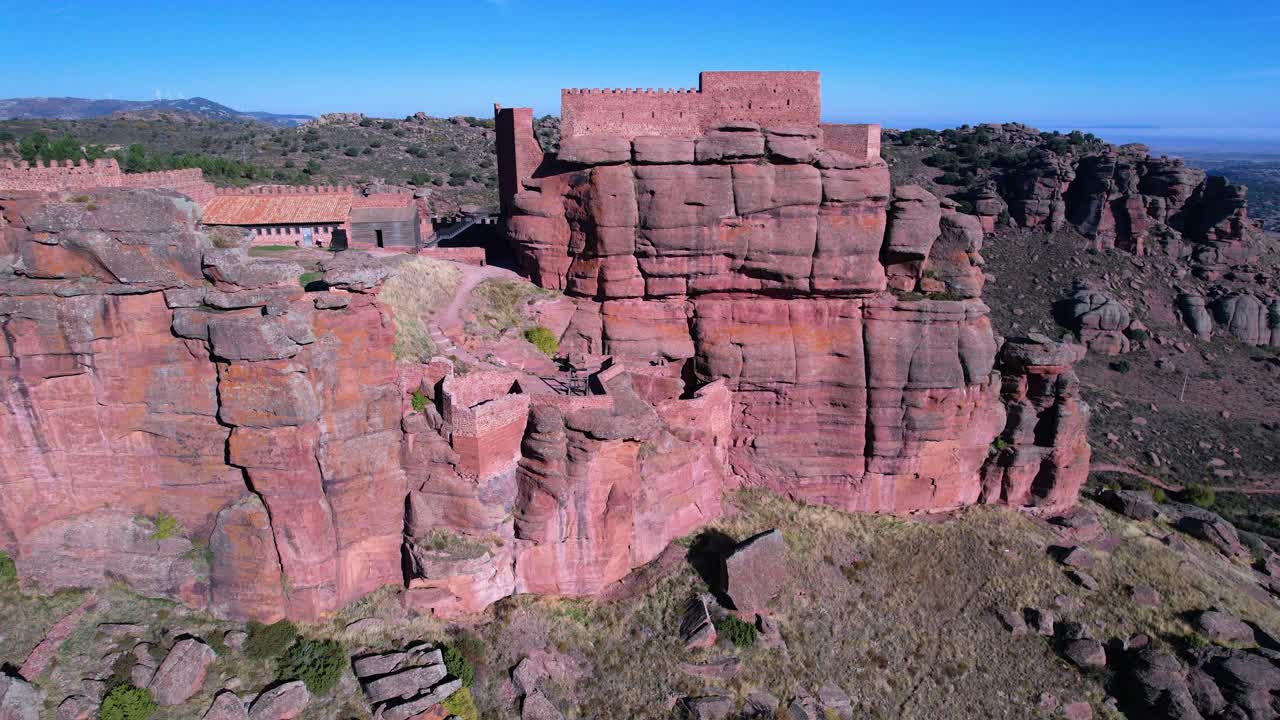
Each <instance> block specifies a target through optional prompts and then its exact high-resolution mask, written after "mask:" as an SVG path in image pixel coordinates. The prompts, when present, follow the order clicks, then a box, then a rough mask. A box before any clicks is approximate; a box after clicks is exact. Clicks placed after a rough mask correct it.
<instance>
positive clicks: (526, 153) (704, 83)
mask: <svg viewBox="0 0 1280 720" xmlns="http://www.w3.org/2000/svg"><path fill="white" fill-rule="evenodd" d="M698 81H699V82H698V87H697V88H675V89H670V88H658V89H654V88H566V89H564V90H561V92H560V137H561V140H562V141H564V140H572V139H574V138H593V139H591V140H586V141H585V142H586V143H587V147H591V148H593V152H607V153H612V155H611V162H621V161H623V159H624V158H625V156H626V155H627V154H628V152H630V153H631V154H632V156H633V157H634V158H635V159H636V161H638V162H641V163H650V162H655V161H654V160H652V159H641V155H642V151H641V150H640V149H639V143H637V146H636V148H634V149H632V148H629V147H627V144H626V142H625V141H637V139H639V138H646V139H647V138H652V137H665V138H690V139H692V138H697V137H699V136H703V135H706V134H707V133H709V132H712V131H715V130H719V129H722V128H726V127H731V126H734V125H738V126H739V127H738V128H733V129H756V130H759V129H764V130H766V131H770V132H773V133H775V134H777V135H780V136H783V137H790V136H793V135H795V132H793V131H796V130H799V131H801V133H800V134H801V135H803V136H805V137H810V138H813V137H816V138H818V139H819V142H818V145H819V146H820V147H821V148H823V149H825V150H835V151H839V152H842V153H845V154H847V155H849V156H850V157H852V158H854V159H855V160H859V161H873V160H877V159H879V157H880V126H879V125H871V124H869V125H852V124H839V123H823V122H821V119H822V85H821V81H822V78H821V75H820V74H819V73H817V72H809V71H801V72H791V71H785V72H704V73H701V74H700V75H699V76H698ZM494 120H495V128H496V131H497V151H498V190H499V199H500V200H501V205H502V213H503V215H504V216H509V215H510V214H511V209H512V203H513V201H514V199H515V196H516V195H517V194H519V193H520V192H521V191H522V190H524V188H525V186H526V185H527V184H528V183H529V181H530V180H531V179H532V178H533V177H534V175H535V173H536V172H537V170H538V168H539V166H541V165H542V160H543V153H542V147H541V146H540V145H539V144H538V140H537V138H536V135H535V134H534V131H533V111H532V110H531V109H530V108H503V107H502V106H500V105H495V106H494ZM811 130H820V133H812V132H809V131H811ZM594 138H601V140H600V141H599V142H604V143H606V145H607V148H608V149H607V150H605V147H606V146H605V145H599V142H597V141H596V140H594ZM593 143H594V144H593ZM597 145H598V147H597ZM563 147H566V146H562V148H563ZM689 151H690V152H692V143H690V145H689ZM571 157H573V156H572V155H571V154H569V153H563V152H562V153H561V156H560V159H562V160H565V159H570V158H571ZM690 159H691V160H692V158H690ZM569 161H570V162H573V160H572V159H570V160H569ZM657 162H668V160H659V161H657Z"/></svg>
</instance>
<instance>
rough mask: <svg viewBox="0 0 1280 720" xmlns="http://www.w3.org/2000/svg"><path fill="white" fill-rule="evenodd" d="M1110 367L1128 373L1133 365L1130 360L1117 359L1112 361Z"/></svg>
mask: <svg viewBox="0 0 1280 720" xmlns="http://www.w3.org/2000/svg"><path fill="white" fill-rule="evenodd" d="M1108 367H1110V368H1111V369H1112V370H1115V371H1116V372H1118V373H1122V374H1123V373H1127V372H1129V371H1130V370H1132V369H1133V366H1132V365H1130V364H1129V361H1128V360H1116V361H1114V362H1112V363H1111V364H1110V365H1108Z"/></svg>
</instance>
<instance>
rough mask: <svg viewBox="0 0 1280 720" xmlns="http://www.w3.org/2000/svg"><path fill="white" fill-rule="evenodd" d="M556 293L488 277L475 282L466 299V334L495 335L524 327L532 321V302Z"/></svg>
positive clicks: (524, 283) (529, 285)
mask: <svg viewBox="0 0 1280 720" xmlns="http://www.w3.org/2000/svg"><path fill="white" fill-rule="evenodd" d="M555 295H556V293H555V292H553V291H550V290H544V289H543V288H540V287H538V286H536V285H532V284H530V283H527V282H522V281H516V280H501V279H491V280H485V281H484V282H482V283H480V284H479V285H476V287H475V289H473V290H472V291H471V297H470V298H468V299H467V306H466V310H465V311H464V312H465V316H466V331H467V334H468V335H477V336H481V337H496V336H498V335H501V334H502V333H504V332H506V331H507V330H519V329H522V328H524V326H525V325H526V324H528V322H529V313H528V309H527V308H528V305H529V303H530V302H533V301H534V300H538V299H541V298H549V297H554V296H555Z"/></svg>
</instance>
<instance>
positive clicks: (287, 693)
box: [249, 680, 311, 720]
mask: <svg viewBox="0 0 1280 720" xmlns="http://www.w3.org/2000/svg"><path fill="white" fill-rule="evenodd" d="M310 704H311V692H310V691H308V690H307V685H306V683H304V682H302V681H301V680H294V681H293V682H287V683H284V684H282V685H277V686H275V687H273V688H269V689H267V690H264V691H263V692H262V693H261V694H260V695H258V697H256V698H254V700H253V704H251V705H250V706H249V720H293V719H294V718H300V717H303V715H302V713H303V712H304V711H305V710H306V709H307V706H308V705H310Z"/></svg>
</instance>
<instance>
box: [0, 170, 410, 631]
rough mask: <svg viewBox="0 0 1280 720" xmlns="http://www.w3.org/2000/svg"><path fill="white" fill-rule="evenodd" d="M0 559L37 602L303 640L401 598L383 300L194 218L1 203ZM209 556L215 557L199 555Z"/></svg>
mask: <svg viewBox="0 0 1280 720" xmlns="http://www.w3.org/2000/svg"><path fill="white" fill-rule="evenodd" d="M0 204H2V206H3V215H4V217H5V223H6V226H5V228H4V243H3V253H4V255H5V257H6V260H7V263H6V265H7V268H8V269H9V276H8V277H6V278H4V280H3V282H0V324H2V325H3V328H4V331H5V338H6V344H5V349H4V354H3V358H2V359H3V366H2V371H3V384H2V385H0V424H2V425H3V435H4V437H5V445H6V448H5V450H6V452H5V453H3V454H4V458H5V460H4V465H3V470H2V477H3V480H2V484H3V488H4V496H5V497H4V500H5V502H3V503H0V543H2V544H3V545H4V546H5V548H6V550H11V551H12V552H13V554H14V555H15V556H16V559H17V561H18V568H19V572H20V575H21V578H22V581H23V583H24V585H27V586H29V587H34V588H39V589H42V590H50V589H54V588H57V587H84V586H91V585H95V584H101V583H102V582H105V581H107V580H108V579H114V578H119V579H123V580H125V581H126V582H129V583H130V584H132V585H133V586H134V587H136V588H137V589H139V590H140V591H142V592H145V593H148V594H157V595H168V596H172V597H177V598H179V599H181V600H183V601H184V602H187V603H188V604H191V605H206V604H207V605H209V606H210V607H211V608H212V609H213V610H214V611H215V612H218V613H219V614H223V615H227V616H234V617H253V618H257V619H262V620H272V619H277V618H280V617H284V616H289V617H294V618H300V619H311V618H315V617H318V616H320V615H321V614H323V613H325V612H328V611H331V610H333V609H335V608H337V607H340V606H341V605H343V604H345V603H347V602H350V601H351V600H353V599H355V598H357V597H359V596H361V595H363V594H365V593H367V592H369V591H371V590H373V589H375V588H377V587H380V586H382V585H385V584H387V583H389V582H399V581H400V578H401V573H400V568H399V557H398V555H399V546H400V539H401V530H402V526H403V510H402V507H400V506H399V505H398V504H396V503H394V502H393V503H386V504H380V503H379V504H370V503H369V502H368V498H369V497H370V496H371V495H372V496H391V497H396V496H400V497H403V493H404V476H403V473H402V472H401V470H400V467H399V464H398V463H397V462H396V461H395V457H396V453H397V450H398V447H399V441H400V437H399V427H398V425H399V408H400V399H399V395H398V389H397V387H396V385H395V379H396V370H395V366H394V364H393V359H392V356H391V353H390V343H391V340H392V330H391V326H390V323H389V321H388V319H387V318H386V317H385V316H384V313H383V311H382V310H381V309H380V308H379V306H378V305H377V304H376V303H375V302H374V300H373V298H372V296H360V295H353V294H347V293H342V295H343V296H344V298H343V299H344V300H346V302H345V303H343V305H342V307H340V308H337V309H332V310H319V309H317V307H318V306H321V305H327V303H325V302H322V297H321V296H323V295H327V294H328V293H320V294H317V293H304V291H303V289H302V287H301V286H300V284H299V282H298V278H299V275H300V274H301V270H302V269H301V268H300V267H298V266H296V265H292V264H288V263H271V264H268V263H261V262H254V261H252V260H251V259H250V258H249V257H248V256H247V254H246V251H245V250H244V249H243V248H229V249H219V248H215V247H213V246H212V245H211V244H210V240H209V238H208V237H206V236H205V235H204V234H203V233H202V232H201V231H200V230H199V228H198V226H197V225H196V223H195V218H196V217H197V212H198V211H197V209H196V207H195V205H194V204H192V203H191V202H189V201H188V200H186V199H185V198H182V197H180V196H177V195H174V194H165V193H162V192H124V191H108V192H100V193H96V194H95V196H94V198H93V201H92V202H91V203H77V202H49V201H44V200H40V201H37V200H34V199H21V198H6V199H4V200H3V201H2V202H0ZM206 549H207V551H206Z"/></svg>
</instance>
